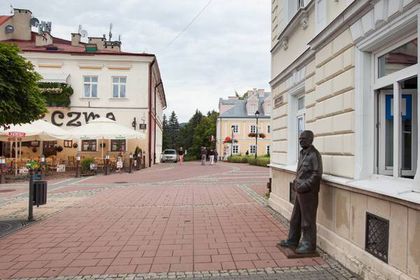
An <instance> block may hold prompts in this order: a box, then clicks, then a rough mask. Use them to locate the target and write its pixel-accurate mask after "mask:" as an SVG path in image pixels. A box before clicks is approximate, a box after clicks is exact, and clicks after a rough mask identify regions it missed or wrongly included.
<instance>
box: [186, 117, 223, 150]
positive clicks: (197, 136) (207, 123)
mask: <svg viewBox="0 0 420 280" xmlns="http://www.w3.org/2000/svg"><path fill="white" fill-rule="evenodd" d="M218 117H219V113H217V112H215V111H211V112H208V113H207V116H206V117H204V118H202V120H201V121H200V123H199V124H198V125H197V127H196V128H195V130H194V139H193V145H192V147H191V149H190V151H191V153H193V154H194V155H196V156H199V154H200V149H201V147H202V146H205V147H207V148H208V149H215V147H216V142H215V141H212V140H215V138H216V123H217V118H218ZM212 138H213V139H212Z"/></svg>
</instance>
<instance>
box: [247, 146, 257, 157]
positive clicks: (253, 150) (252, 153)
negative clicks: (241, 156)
mask: <svg viewBox="0 0 420 280" xmlns="http://www.w3.org/2000/svg"><path fill="white" fill-rule="evenodd" d="M256 151H257V146H255V145H249V153H250V154H251V155H254V154H255V152H256Z"/></svg>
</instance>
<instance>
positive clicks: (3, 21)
mask: <svg viewBox="0 0 420 280" xmlns="http://www.w3.org/2000/svg"><path fill="white" fill-rule="evenodd" d="M11 17H12V16H0V25H2V24H3V23H5V22H6V21H7V20H8V19H9V18H11Z"/></svg>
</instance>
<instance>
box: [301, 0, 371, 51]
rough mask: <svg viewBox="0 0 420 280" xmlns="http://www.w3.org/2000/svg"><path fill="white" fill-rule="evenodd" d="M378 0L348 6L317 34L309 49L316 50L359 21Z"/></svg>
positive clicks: (360, 1) (358, 0)
mask: <svg viewBox="0 0 420 280" xmlns="http://www.w3.org/2000/svg"><path fill="white" fill-rule="evenodd" d="M378 1H379V0H357V1H354V2H353V3H352V4H350V5H349V6H348V7H347V8H346V9H345V10H344V11H343V12H342V13H341V14H340V15H339V16H338V17H336V18H335V19H334V20H333V21H332V22H331V23H330V24H328V25H327V27H325V28H324V29H323V30H322V31H321V32H319V33H318V35H316V36H315V37H314V38H313V39H312V40H311V41H309V43H308V45H309V46H311V49H313V50H316V49H319V48H321V47H323V46H324V45H326V44H327V43H328V42H329V41H331V40H333V39H334V38H335V35H337V34H340V33H341V32H340V31H341V30H342V29H345V28H349V27H350V25H351V24H353V23H354V22H355V21H357V20H359V19H360V18H361V17H362V16H363V15H365V14H366V13H367V12H369V11H370V10H371V9H373V7H374V5H375V3H376V2H378Z"/></svg>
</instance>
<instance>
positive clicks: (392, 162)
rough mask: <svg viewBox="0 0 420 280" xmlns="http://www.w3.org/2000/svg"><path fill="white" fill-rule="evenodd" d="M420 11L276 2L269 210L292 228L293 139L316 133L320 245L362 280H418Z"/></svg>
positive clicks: (339, 1) (410, 3)
mask: <svg viewBox="0 0 420 280" xmlns="http://www.w3.org/2000/svg"><path fill="white" fill-rule="evenodd" d="M419 5H420V4H419V1H415V0H376V1H372V0H357V1H346V0H334V1H333V0H312V1H309V0H307V1H302V0H301V1H297V0H282V1H280V0H273V1H272V49H271V54H272V76H271V82H270V84H271V87H272V93H273V111H272V130H273V132H272V133H273V136H272V138H273V139H272V140H273V144H272V153H271V168H272V176H273V188H272V190H273V192H272V193H271V195H270V200H269V203H270V205H271V207H273V208H274V209H276V210H277V211H279V212H280V213H281V214H283V215H284V216H286V217H290V214H291V210H292V207H293V205H292V203H291V202H290V201H291V191H290V184H289V183H290V182H291V181H292V180H293V178H294V176H295V170H296V163H297V155H298V150H299V147H298V141H297V138H298V134H299V132H300V131H302V130H304V129H309V130H312V131H313V132H314V133H315V142H314V145H315V146H316V147H317V148H318V150H319V151H320V152H321V154H322V159H323V165H324V176H323V182H322V186H321V191H320V201H319V207H318V245H319V246H320V247H321V248H322V249H323V250H325V251H326V252H327V253H329V254H331V255H332V256H334V257H335V258H337V259H338V260H339V261H340V262H341V263H343V264H344V265H346V266H347V267H348V268H349V269H351V270H352V271H354V272H356V273H358V274H360V275H362V276H364V278H365V279H420V164H418V148H419V140H420V138H419V137H418V128H419V105H420V103H419V102H420V98H418V75H419V64H418V52H419V50H418V36H419ZM394 116H398V121H394Z"/></svg>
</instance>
